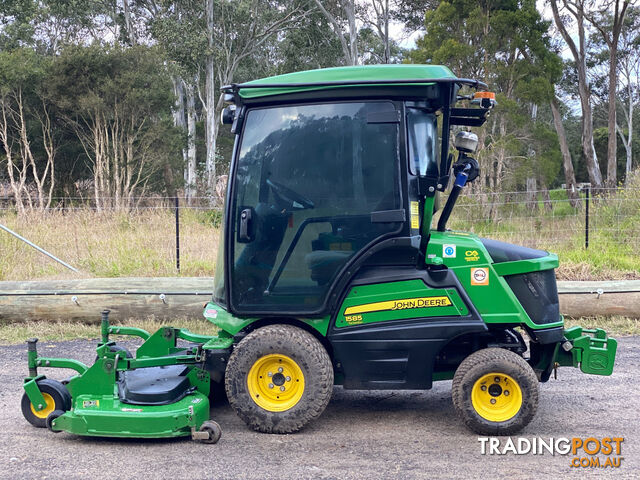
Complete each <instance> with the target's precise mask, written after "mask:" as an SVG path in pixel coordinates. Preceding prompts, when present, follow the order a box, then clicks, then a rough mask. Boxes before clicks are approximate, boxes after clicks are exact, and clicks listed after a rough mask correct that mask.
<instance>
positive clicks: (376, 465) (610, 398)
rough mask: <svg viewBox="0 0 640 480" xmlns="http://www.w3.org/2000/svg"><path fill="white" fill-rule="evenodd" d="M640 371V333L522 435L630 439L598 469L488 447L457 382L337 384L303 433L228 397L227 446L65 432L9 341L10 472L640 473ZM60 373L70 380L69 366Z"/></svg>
mask: <svg viewBox="0 0 640 480" xmlns="http://www.w3.org/2000/svg"><path fill="white" fill-rule="evenodd" d="M94 348H95V344H94V343H93V342H87V341H73V342H58V343H48V344H47V343H41V344H39V349H40V352H41V353H42V354H45V355H47V356H70V357H73V358H78V359H80V360H82V361H84V362H90V361H91V360H92V358H93V356H94V355H95V353H94ZM639 368H640V337H627V338H623V339H621V341H620V345H619V350H618V363H617V366H616V370H615V372H614V374H613V376H611V377H604V378H602V377H597V376H591V375H584V374H581V373H580V372H579V371H578V370H577V369H572V368H564V369H561V370H560V371H559V380H557V381H554V380H553V379H552V380H550V381H549V382H548V383H546V384H541V388H540V396H541V400H540V407H539V410H538V414H537V416H536V418H535V419H534V420H533V421H532V422H531V424H530V425H529V426H528V427H527V428H526V429H525V431H523V432H522V433H521V437H525V438H528V439H531V438H534V437H542V438H545V439H548V438H549V437H555V438H558V437H568V438H571V437H574V436H575V437H582V438H586V437H624V443H623V444H622V454H621V456H622V457H624V459H623V460H622V465H621V467H620V468H614V469H602V468H601V469H595V468H572V467H570V462H571V459H572V458H573V457H572V456H570V455H556V456H551V455H549V454H546V455H544V456H541V455H530V454H528V455H513V454H508V455H499V456H497V455H493V456H490V455H484V456H483V455H481V453H480V442H479V441H478V436H477V435H475V434H473V433H471V432H470V431H468V430H466V429H465V427H464V426H463V425H462V423H461V422H460V421H459V420H458V419H457V418H456V416H455V412H454V410H453V406H452V404H451V398H450V388H451V382H439V383H437V384H436V385H435V387H434V388H433V389H432V390H430V391H427V392H422V391H402V392H400V391H397V392H369V391H347V390H343V389H342V388H338V387H336V389H335V391H334V395H333V398H332V400H331V403H330V404H329V406H328V407H327V410H326V411H325V413H324V414H323V415H322V416H321V417H320V419H318V420H317V421H316V422H314V423H313V424H311V425H309V426H307V427H306V428H305V429H304V430H303V431H301V432H299V433H297V434H294V435H265V434H258V433H255V432H253V431H250V430H248V429H247V428H246V426H245V425H244V423H242V421H241V420H240V419H239V418H238V417H236V415H235V414H234V413H233V412H232V411H231V409H230V407H229V406H228V405H227V404H223V405H219V406H214V408H213V409H212V413H211V415H212V418H213V419H215V420H216V421H218V422H219V423H220V425H221V426H222V429H223V432H224V433H223V435H222V439H221V440H220V442H219V443H218V444H217V445H203V444H198V443H195V442H192V441H190V440H188V439H177V440H175V439H174V440H118V439H116V440H114V439H96V438H81V437H76V436H73V435H70V434H67V433H60V434H54V433H52V432H49V431H47V430H44V429H36V428H33V427H32V426H31V425H29V424H28V423H27V422H26V421H25V420H24V419H23V417H22V414H21V413H20V406H19V402H20V397H21V395H22V388H21V382H22V378H23V376H24V375H25V374H26V347H25V346H24V345H18V346H4V347H0V382H1V383H0V384H1V385H2V388H1V390H0V409H1V411H2V415H1V416H0V432H2V433H1V434H0V478H1V479H14V478H34V479H35V478H38V479H54V478H56V479H57V478H65V479H76V478H77V479H87V478H106V477H111V478H127V479H129V478H151V479H154V480H155V479H165V478H166V479H175V478H194V479H205V478H207V479H209V478H211V479H214V478H215V479H235V478H239V479H270V478H274V479H283V478H287V479H303V478H304V479H306V478H309V479H315V478H323V479H324V478H327V479H328V478H341V479H342V478H345V479H352V478H353V479H355V478H366V479H380V478H392V479H413V478H469V477H478V476H482V477H487V478H491V477H493V478H495V477H496V475H500V476H501V478H518V479H522V478H547V477H548V478H560V477H561V476H571V477H576V478H582V477H584V476H590V475H598V476H603V475H607V476H612V477H619V478H640V420H639V418H638V412H639V411H640V396H639V395H638V392H637V390H638V387H639V386H640V382H639V376H638V369H639ZM45 373H47V372H46V371H45ZM49 373H50V374H51V377H52V378H62V377H63V376H64V373H65V372H64V371H50V372H49ZM61 373H62V375H60V374H61ZM505 440H506V439H502V441H503V442H504V441H505ZM514 440H515V438H514ZM503 444H504V443H503ZM603 460H604V458H603Z"/></svg>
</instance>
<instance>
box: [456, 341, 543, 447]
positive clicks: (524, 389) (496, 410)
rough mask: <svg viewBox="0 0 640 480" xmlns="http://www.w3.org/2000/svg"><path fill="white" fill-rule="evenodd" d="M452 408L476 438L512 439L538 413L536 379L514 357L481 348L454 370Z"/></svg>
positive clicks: (500, 349) (529, 367)
mask: <svg viewBox="0 0 640 480" xmlns="http://www.w3.org/2000/svg"><path fill="white" fill-rule="evenodd" d="M451 397H452V400H453V405H454V407H455V409H456V410H457V412H458V414H459V415H460V416H461V417H462V420H463V421H464V423H465V425H466V426H467V427H469V428H470V429H471V430H473V431H474V432H476V433H478V434H480V435H512V434H514V433H517V432H519V431H520V430H522V429H523V428H524V427H526V426H527V425H528V424H529V422H531V420H532V419H533V417H534V416H535V414H536V411H537V409H538V378H537V377H536V374H535V373H534V371H533V369H532V368H531V366H530V365H529V364H528V363H527V362H526V361H525V360H524V359H523V358H522V357H521V356H520V355H518V354H516V353H513V352H511V351H509V350H505V349H502V348H485V349H483V350H479V351H477V352H475V353H472V354H471V355H469V356H468V357H467V358H466V359H465V360H464V361H463V362H462V363H461V364H460V366H459V367H458V369H457V370H456V373H455V375H454V377H453V384H452V387H451Z"/></svg>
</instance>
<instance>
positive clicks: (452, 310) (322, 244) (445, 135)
mask: <svg viewBox="0 0 640 480" xmlns="http://www.w3.org/2000/svg"><path fill="white" fill-rule="evenodd" d="M223 96H224V101H225V102H226V103H227V106H226V107H225V108H224V110H223V112H222V122H223V123H224V124H230V125H231V131H232V132H233V133H234V134H235V138H236V140H235V146H234V151H233V158H232V162H231V168H230V175H229V187H228V191H227V199H226V204H225V211H224V227H223V228H222V229H221V242H220V245H221V248H220V249H219V252H218V262H217V266H216V273H215V280H214V281H215V285H214V287H215V288H214V295H213V299H212V301H211V302H210V303H209V304H207V305H206V307H205V309H204V316H205V318H206V319H207V320H209V321H211V322H212V323H214V324H215V325H217V326H218V328H219V334H218V335H217V336H214V337H204V336H198V335H194V334H192V333H190V332H186V331H184V330H179V329H171V328H165V329H162V330H161V331H159V332H156V333H155V334H153V335H152V336H148V334H147V333H146V332H141V331H138V330H136V329H127V328H123V327H109V326H108V324H106V326H104V328H103V339H102V342H101V343H100V345H99V346H98V360H97V361H96V363H95V364H94V365H93V366H92V367H89V368H87V367H85V366H81V365H79V364H77V362H73V361H70V360H56V359H46V358H40V357H38V356H37V353H36V351H35V343H30V349H31V350H30V356H29V365H30V376H29V377H28V378H27V379H26V381H25V399H23V411H25V416H26V417H27V418H28V419H30V421H31V422H32V423H34V424H37V425H42V424H46V425H49V426H50V428H51V429H52V430H54V431H60V430H65V431H68V432H72V433H76V434H80V435H107V436H174V435H188V434H191V435H193V436H195V437H196V438H197V437H199V436H201V437H202V438H205V439H208V440H211V439H212V438H215V436H216V435H215V434H214V433H212V434H211V435H210V436H207V435H209V434H210V433H211V426H210V425H211V424H209V423H207V422H208V421H209V420H208V411H209V410H208V408H209V403H208V399H207V395H208V393H209V390H214V388H213V387H214V386H216V385H219V386H220V385H224V388H225V391H226V395H227V397H228V399H229V402H230V404H231V406H232V407H233V409H234V410H235V411H236V412H237V414H238V415H239V416H240V417H241V418H242V419H243V420H244V421H245V422H246V423H247V424H248V425H249V426H250V427H251V428H253V429H255V430H257V431H260V432H268V433H291V432H295V431H297V430H299V429H301V428H302V427H304V426H305V425H306V424H307V423H308V422H310V421H311V420H313V419H315V418H317V417H318V416H320V415H321V414H322V412H323V410H324V409H325V407H326V406H327V404H328V402H329V399H330V397H331V394H332V390H333V386H334V385H342V386H343V387H344V388H345V389H365V390H380V389H384V390H396V389H429V388H431V386H432V383H433V382H434V381H438V380H450V379H453V384H452V399H453V404H454V407H455V409H456V410H457V412H458V413H459V414H460V417H461V419H462V421H463V422H464V423H465V424H466V425H467V426H468V427H469V428H470V429H471V430H473V431H475V432H477V433H479V434H484V435H487V434H498V435H509V434H513V433H516V432H518V431H520V430H521V429H522V428H524V427H525V426H526V425H527V424H528V423H529V422H530V421H531V419H532V418H533V417H534V415H535V413H536V409H537V406H538V383H539V382H546V381H547V380H548V379H549V378H550V376H551V374H552V372H553V371H554V370H555V369H556V368H557V367H559V366H574V367H579V368H580V369H581V370H582V371H583V372H585V373H590V374H597V375H610V374H611V373H612V371H613V365H614V361H615V353H616V347H617V342H616V340H615V339H613V338H608V337H607V335H606V333H605V332H604V331H603V330H600V329H596V330H587V329H583V328H580V327H573V328H570V329H565V328H564V322H563V318H562V316H561V315H560V313H559V306H558V293H557V289H556V281H555V274H554V269H555V268H556V267H557V266H558V258H557V256H556V255H553V254H550V253H548V252H544V251H540V250H534V249H531V248H524V247H519V246H515V245H511V244H507V243H503V242H498V241H494V240H488V239H484V238H479V237H477V236H475V235H473V234H470V233H465V232H457V231H450V230H447V228H446V224H447V221H448V219H449V216H450V214H451V212H452V210H453V208H454V206H455V203H456V200H457V198H458V196H459V195H460V193H461V191H462V190H463V189H464V187H465V185H466V183H469V182H472V181H473V180H474V179H475V178H476V177H477V176H478V171H479V167H478V163H477V162H476V160H474V159H473V158H472V157H471V155H472V154H473V152H474V151H475V150H476V146H477V142H478V139H477V136H476V135H475V134H473V133H471V132H470V131H469V127H478V126H481V125H482V124H483V123H484V122H485V121H486V118H487V115H488V114H489V113H490V111H491V109H492V108H493V107H494V105H495V96H494V95H493V94H492V93H490V92H487V91H486V85H485V84H483V83H482V82H479V81H476V80H470V79H464V78H457V77H456V76H455V75H453V73H452V72H451V71H450V70H449V69H448V68H446V67H442V66H436V65H375V66H358V67H340V68H330V69H322V70H312V71H307V72H299V73H292V74H286V75H280V76H276V77H271V78H266V79H262V80H256V81H252V82H248V83H243V84H234V85H229V86H226V87H224V88H223ZM451 137H453V138H454V142H453V147H454V148H455V150H457V154H456V156H455V158H454V153H452V151H451V150H453V149H451V148H450V138H451ZM449 184H452V186H451V190H450V193H449V196H448V199H447V202H446V204H445V205H444V207H443V208H442V211H441V212H440V216H439V218H438V221H437V226H435V228H434V227H432V223H433V220H434V215H435V214H436V212H438V210H440V205H439V202H438V197H439V194H440V192H443V191H445V190H446V189H447V188H448V185H449ZM109 333H121V334H134V335H138V336H142V338H145V339H146V341H145V343H144V344H143V345H142V346H141V347H140V348H139V349H138V350H137V351H136V352H135V358H133V357H129V355H128V354H127V353H126V352H123V351H122V350H120V349H119V348H118V347H117V345H114V344H112V343H110V342H109V339H108V334H109ZM147 337H148V338H147ZM176 339H183V340H186V341H187V342H190V343H189V346H187V347H182V348H180V347H177V346H176ZM37 366H58V367H67V368H69V367H70V368H74V369H75V370H76V371H78V373H79V375H78V376H76V377H73V378H72V379H71V380H70V381H69V383H68V384H67V385H66V386H62V385H58V384H54V383H52V382H51V381H50V380H47V379H44V378H43V377H40V376H38V375H37V371H36V367H37ZM149 372H150V373H149ZM177 377H181V378H183V379H186V380H183V381H182V383H180V382H178V381H177V380H175V378H177ZM171 382H178V383H180V385H182V386H183V387H184V388H182V387H181V388H180V389H177V390H175V391H174V390H171V389H170V388H169V387H167V389H165V390H171V393H170V394H169V393H166V395H165V394H163V395H159V393H158V384H164V383H168V384H170V385H173V383H171ZM54 385H55V386H54ZM145 389H147V390H148V393H149V395H150V396H151V397H152V398H153V402H155V403H153V404H144V403H142V402H140V401H139V400H140V399H141V398H143V397H144V391H147V390H145ZM160 390H162V389H160ZM163 392H164V390H163ZM143 400H144V398H143ZM147 400H148V399H147ZM160 400H162V402H160ZM160 403H162V404H160ZM208 428H209V429H210V430H207V429H208ZM201 430H202V431H201ZM213 430H216V429H215V428H213ZM205 434H206V435H205Z"/></svg>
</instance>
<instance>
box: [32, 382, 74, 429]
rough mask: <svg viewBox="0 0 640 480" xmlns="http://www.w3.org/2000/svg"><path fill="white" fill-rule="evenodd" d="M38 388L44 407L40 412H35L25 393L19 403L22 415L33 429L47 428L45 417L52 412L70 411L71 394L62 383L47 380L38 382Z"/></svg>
mask: <svg viewBox="0 0 640 480" xmlns="http://www.w3.org/2000/svg"><path fill="white" fill-rule="evenodd" d="M38 387H39V388H40V391H41V392H42V396H43V397H44V400H45V402H46V405H44V408H43V409H42V410H36V409H35V407H34V406H33V405H32V404H31V400H29V397H27V394H26V393H25V394H24V395H22V401H21V407H22V415H23V416H24V418H25V419H26V420H27V422H29V423H30V424H31V425H33V426H34V427H38V428H44V427H46V426H47V417H49V415H51V414H52V413H53V412H54V411H56V410H60V411H62V412H63V413H64V412H66V411H67V410H70V409H71V394H70V393H69V390H67V387H65V386H64V385H63V384H62V383H60V382H58V381H57V380H49V379H48V378H44V379H42V380H40V381H39V382H38Z"/></svg>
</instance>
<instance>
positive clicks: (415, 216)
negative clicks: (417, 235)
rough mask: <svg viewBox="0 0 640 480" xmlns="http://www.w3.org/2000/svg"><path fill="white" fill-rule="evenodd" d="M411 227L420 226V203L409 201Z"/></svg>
mask: <svg viewBox="0 0 640 480" xmlns="http://www.w3.org/2000/svg"><path fill="white" fill-rule="evenodd" d="M411 228H415V229H418V228H420V204H419V203H418V202H411Z"/></svg>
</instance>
